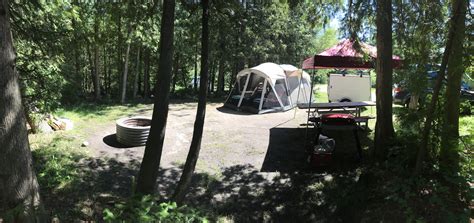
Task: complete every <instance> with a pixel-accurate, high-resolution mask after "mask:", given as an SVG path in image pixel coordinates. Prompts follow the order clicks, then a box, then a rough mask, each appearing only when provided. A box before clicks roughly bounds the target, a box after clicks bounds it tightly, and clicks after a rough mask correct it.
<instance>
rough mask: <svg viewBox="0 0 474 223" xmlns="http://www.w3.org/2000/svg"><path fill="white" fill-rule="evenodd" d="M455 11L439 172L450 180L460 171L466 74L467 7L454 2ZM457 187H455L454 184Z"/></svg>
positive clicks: (461, 3)
mask: <svg viewBox="0 0 474 223" xmlns="http://www.w3.org/2000/svg"><path fill="white" fill-rule="evenodd" d="M452 4H453V9H454V8H457V9H458V10H453V11H454V13H456V15H457V19H456V21H455V24H453V26H455V27H456V34H455V35H454V36H453V45H452V47H451V55H450V57H449V59H448V73H447V81H446V95H445V99H446V100H445V101H446V103H445V105H444V111H445V112H444V114H445V118H444V127H443V131H442V134H441V150H440V171H441V172H442V173H445V174H447V175H448V176H450V177H454V176H456V175H457V173H458V171H459V152H460V151H459V104H460V92H461V80H462V76H463V74H464V64H463V62H464V61H463V53H464V48H463V44H464V40H465V38H464V36H465V29H466V27H465V20H466V11H467V3H466V1H465V0H454V1H453V2H452ZM453 186H455V184H453Z"/></svg>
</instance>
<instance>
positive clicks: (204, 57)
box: [173, 0, 209, 204]
mask: <svg viewBox="0 0 474 223" xmlns="http://www.w3.org/2000/svg"><path fill="white" fill-rule="evenodd" d="M201 4H202V40H201V41H202V43H201V78H200V83H199V100H198V108H197V113H196V121H195V122H194V131H193V138H192V141H191V146H190V148H189V153H188V156H187V158H186V163H185V164H184V169H183V174H182V175H181V178H180V180H179V183H178V186H177V187H176V190H175V193H174V195H173V200H174V201H176V203H178V204H180V203H182V201H183V199H184V197H185V195H186V190H187V188H188V187H189V184H190V182H191V177H192V176H193V173H194V169H195V167H196V162H197V160H198V157H199V151H200V150H201V140H202V133H203V129H204V119H205V117H206V98H207V88H208V78H209V0H202V1H201Z"/></svg>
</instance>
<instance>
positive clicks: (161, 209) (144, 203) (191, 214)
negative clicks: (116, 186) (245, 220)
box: [103, 195, 208, 223]
mask: <svg viewBox="0 0 474 223" xmlns="http://www.w3.org/2000/svg"><path fill="white" fill-rule="evenodd" d="M103 214H104V220H105V221H106V222H173V223H174V222H208V220H207V219H206V218H205V217H203V216H202V215H201V214H200V213H199V212H198V211H196V210H194V209H192V208H190V207H187V206H180V207H178V206H177V204H176V203H175V202H161V203H160V202H159V201H157V200H156V199H155V198H153V197H152V196H149V195H147V196H142V197H140V196H134V197H132V198H130V199H128V200H127V201H126V202H123V203H119V204H116V205H115V207H113V208H111V209H108V208H106V209H105V210H104V213H103Z"/></svg>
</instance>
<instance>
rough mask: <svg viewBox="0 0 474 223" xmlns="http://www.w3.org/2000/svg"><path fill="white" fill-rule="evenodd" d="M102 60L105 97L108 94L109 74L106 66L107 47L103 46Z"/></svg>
mask: <svg viewBox="0 0 474 223" xmlns="http://www.w3.org/2000/svg"><path fill="white" fill-rule="evenodd" d="M103 60H104V92H103V94H104V95H106V96H107V94H108V93H109V89H108V86H109V80H110V79H109V75H110V73H108V70H107V68H108V66H107V46H106V45H104V55H103Z"/></svg>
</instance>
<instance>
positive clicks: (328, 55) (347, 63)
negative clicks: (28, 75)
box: [303, 39, 402, 69]
mask: <svg viewBox="0 0 474 223" xmlns="http://www.w3.org/2000/svg"><path fill="white" fill-rule="evenodd" d="M354 44H355V43H354V41H352V40H349V39H346V40H343V41H341V42H339V43H338V44H337V45H336V46H333V47H331V48H329V49H327V50H325V51H323V52H322V53H320V54H317V55H314V56H313V57H309V58H307V59H306V60H304V62H303V69H325V68H340V69H371V68H374V67H375V60H374V58H377V48H376V47H375V46H372V45H369V44H366V43H362V42H360V43H359V45H360V50H356V48H355V46H354ZM392 59H393V66H394V67H400V66H401V65H402V60H401V59H400V57H398V56H393V57H392Z"/></svg>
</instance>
